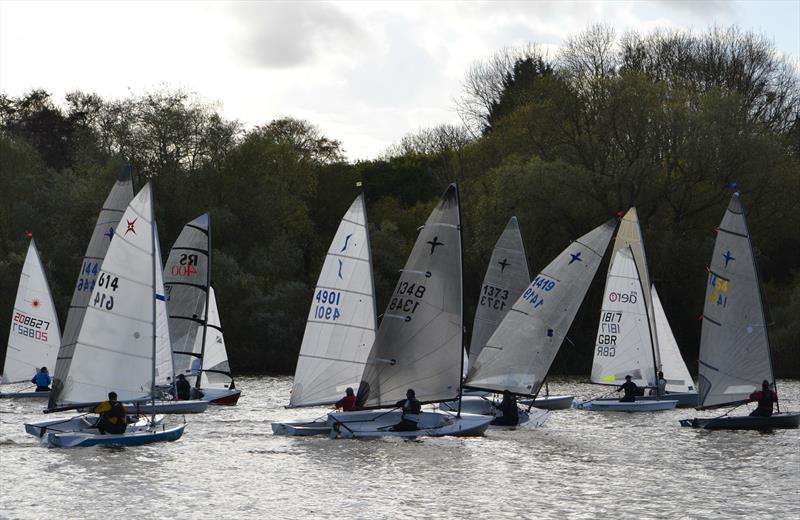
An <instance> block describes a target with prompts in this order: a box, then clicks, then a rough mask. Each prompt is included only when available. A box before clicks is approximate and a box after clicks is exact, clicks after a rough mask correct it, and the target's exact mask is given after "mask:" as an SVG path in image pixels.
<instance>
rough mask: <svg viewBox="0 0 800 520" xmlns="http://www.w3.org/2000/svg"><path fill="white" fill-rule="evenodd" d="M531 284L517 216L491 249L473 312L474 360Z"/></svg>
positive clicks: (510, 221)
mask: <svg viewBox="0 0 800 520" xmlns="http://www.w3.org/2000/svg"><path fill="white" fill-rule="evenodd" d="M530 283H531V275H530V272H529V271H528V259H527V257H526V256H525V246H524V244H523V243H522V235H521V234H520V232H519V224H518V223H517V217H511V219H510V220H509V221H508V224H507V225H506V228H505V230H504V231H503V234H502V235H500V238H499V239H498V240H497V243H496V244H495V246H494V251H492V258H491V260H489V267H488V268H487V269H486V275H485V276H484V277H483V285H482V286H481V292H480V294H479V295H478V307H477V309H476V310H475V321H474V323H473V325H472V340H471V341H470V347H469V354H470V356H472V359H473V360H476V359H478V356H479V355H480V353H481V350H483V347H484V346H485V345H486V342H487V341H488V340H489V338H490V337H491V336H492V334H493V333H494V331H495V330H496V329H497V326H498V325H499V324H500V322H502V321H503V318H505V317H506V314H508V311H509V310H511V305H512V304H513V302H515V301H516V300H517V298H518V297H519V295H520V294H522V292H523V291H524V290H525V288H526V287H528V284H530ZM472 372H474V370H473V371H472Z"/></svg>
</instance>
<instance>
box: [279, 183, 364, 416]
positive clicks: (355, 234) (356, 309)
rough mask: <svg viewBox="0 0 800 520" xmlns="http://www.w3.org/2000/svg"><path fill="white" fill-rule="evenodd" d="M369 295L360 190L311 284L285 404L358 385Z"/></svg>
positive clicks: (313, 402)
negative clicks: (309, 304)
mask: <svg viewBox="0 0 800 520" xmlns="http://www.w3.org/2000/svg"><path fill="white" fill-rule="evenodd" d="M374 295H375V288H374V283H373V280H372V253H371V251H370V247H369V232H368V228H367V215H366V207H365V204H364V196H363V194H362V195H359V196H358V197H356V199H355V200H354V201H353V203H352V204H351V205H350V207H349V208H348V210H347V212H346V213H345V215H344V217H343V218H342V219H341V221H340V223H339V227H338V229H337V230H336V234H335V235H334V237H333V240H332V241H331V245H330V247H329V248H328V252H327V254H326V256H325V261H324V262H323V265H322V269H321V271H320V275H319V279H318V280H317V285H316V286H315V288H314V293H313V296H312V300H311V307H310V309H309V313H308V318H307V320H306V328H305V332H304V334H303V341H302V343H301V345H300V355H299V357H298V359H297V367H296V370H295V377H294V385H293V387H292V394H291V397H290V401H289V406H290V407H300V406H317V405H319V404H331V403H335V402H336V401H337V400H339V399H340V398H341V397H342V395H344V392H345V389H346V388H347V387H352V388H357V387H358V383H359V381H360V379H361V375H362V372H363V370H364V363H365V361H366V358H367V355H368V354H369V349H370V348H371V347H372V343H373V341H374V339H375V330H376V328H377V327H376V312H375V296H374Z"/></svg>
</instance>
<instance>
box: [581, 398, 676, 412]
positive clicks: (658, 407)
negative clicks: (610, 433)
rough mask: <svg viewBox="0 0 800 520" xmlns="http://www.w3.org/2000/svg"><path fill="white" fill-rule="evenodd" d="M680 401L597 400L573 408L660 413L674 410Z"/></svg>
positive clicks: (597, 410)
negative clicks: (627, 401)
mask: <svg viewBox="0 0 800 520" xmlns="http://www.w3.org/2000/svg"><path fill="white" fill-rule="evenodd" d="M677 404H678V401H675V400H672V401H658V400H651V401H634V402H632V403H621V402H619V401H618V400H616V399H595V400H592V401H584V402H582V403H581V402H578V403H575V404H574V405H573V407H575V408H577V409H578V410H591V411H596V412H658V411H662V410H672V409H673V408H675V406H676V405H677Z"/></svg>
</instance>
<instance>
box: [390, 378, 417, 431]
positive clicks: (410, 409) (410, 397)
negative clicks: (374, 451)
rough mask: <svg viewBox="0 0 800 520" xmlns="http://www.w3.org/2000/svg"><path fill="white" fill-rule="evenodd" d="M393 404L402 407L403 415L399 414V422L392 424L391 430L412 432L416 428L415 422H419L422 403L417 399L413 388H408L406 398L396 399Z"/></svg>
mask: <svg viewBox="0 0 800 520" xmlns="http://www.w3.org/2000/svg"><path fill="white" fill-rule="evenodd" d="M395 406H398V407H402V408H403V415H402V416H400V422H399V423H397V424H395V425H394V426H392V431H394V432H413V431H416V430H418V429H419V428H418V427H417V424H418V423H419V414H420V413H422V404H421V403H420V402H419V401H417V398H416V393H415V392H414V390H413V389H411V388H409V389H408V391H407V392H406V398H405V399H401V400H400V401H397V403H395Z"/></svg>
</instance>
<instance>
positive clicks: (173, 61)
mask: <svg viewBox="0 0 800 520" xmlns="http://www.w3.org/2000/svg"><path fill="white" fill-rule="evenodd" d="M594 23H605V24H608V25H611V26H613V27H614V29H615V30H616V31H617V33H618V34H622V33H624V32H625V31H628V30H637V31H639V32H645V33H646V32H649V31H651V30H653V29H656V28H662V29H687V30H692V31H694V32H696V33H701V32H704V31H705V30H706V29H707V28H708V27H710V26H712V25H718V26H723V27H727V26H730V25H737V26H739V27H740V28H741V29H744V30H751V31H754V32H756V33H759V34H763V35H764V36H766V37H767V38H769V39H770V40H772V41H773V42H774V43H775V46H776V48H777V49H778V51H779V52H781V53H782V54H784V56H785V57H786V58H787V59H789V60H790V61H792V62H793V63H795V64H797V63H798V62H800V0H760V1H723V0H707V1H703V0H694V1H692V0H646V1H645V0H642V1H621V0H620V1H610V0H609V1H588V0H587V1H582V2H570V1H527V2H515V1H508V2H501V1H492V2H477V1H475V2H377V1H371V2H367V1H362V2H330V3H328V2H299V1H296V2H278V1H271V2H259V1H240V2H188V1H177V2H170V1H137V2H124V1H112V2H101V1H88V2H73V1H63V0H62V1H57V2H46V1H36V0H34V1H30V0H26V1H21V2H18V1H9V0H0V92H2V93H4V94H6V95H10V96H18V95H22V94H24V93H25V92H27V91H29V90H30V89H33V88H43V89H45V90H47V91H48V92H50V93H51V94H53V96H54V98H55V99H56V101H57V102H61V101H62V100H63V98H64V95H65V94H67V93H69V92H72V91H75V90H80V91H84V92H94V93H97V94H100V95H101V96H103V97H105V98H123V97H127V96H130V95H141V94H143V93H145V92H148V91H152V90H157V89H159V88H163V87H168V88H172V89H177V88H180V89H185V90H188V91H190V92H194V93H196V94H197V96H198V97H199V98H200V99H201V100H203V101H206V102H210V103H219V105H220V107H221V111H222V113H223V115H224V116H225V117H226V118H229V119H238V120H239V121H241V122H242V124H243V125H244V127H245V128H252V127H253V126H255V125H260V124H266V123H268V122H269V121H271V120H273V119H276V118H279V117H284V116H291V117H296V118H301V119H306V120H308V121H309V122H311V123H312V124H314V125H316V126H317V127H318V128H319V129H320V131H321V132H322V133H323V134H324V135H325V136H327V137H329V138H332V139H337V140H339V141H340V142H341V143H342V146H343V148H344V150H345V154H346V156H347V158H348V159H350V160H352V161H355V160H360V159H370V158H375V157H377V156H378V155H380V154H381V153H382V152H384V151H385V150H386V148H387V147H389V146H390V145H391V144H393V143H395V142H397V141H399V140H400V139H401V138H402V137H403V136H404V135H406V134H408V133H412V132H416V131H419V130H421V129H423V128H429V127H433V126H437V125H439V124H444V123H450V124H458V123H459V118H458V114H457V113H456V110H455V100H456V99H457V98H458V97H459V96H460V95H461V93H462V83H463V80H464V78H465V76H466V73H467V71H468V69H469V67H470V65H472V64H473V63H475V62H476V61H478V60H485V59H488V58H490V57H491V56H492V55H493V54H494V53H496V52H497V51H499V50H501V49H503V48H505V47H518V46H523V45H526V44H531V43H533V44H538V45H540V46H541V47H542V48H543V49H545V50H546V51H547V52H548V53H549V54H550V55H553V56H554V55H555V53H557V52H558V48H559V46H560V45H563V43H564V42H565V41H566V39H567V38H569V37H570V36H574V35H576V34H577V33H579V32H580V31H582V30H584V29H586V27H588V26H589V25H591V24H594Z"/></svg>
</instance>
